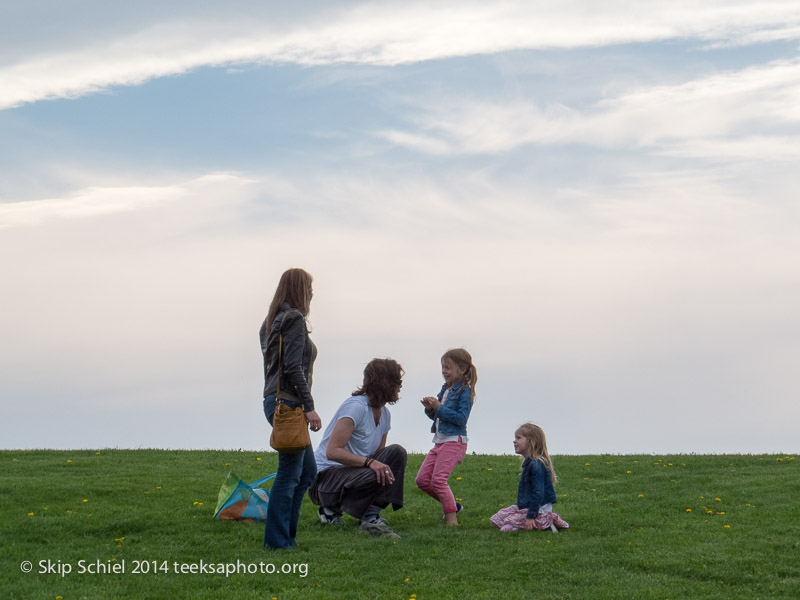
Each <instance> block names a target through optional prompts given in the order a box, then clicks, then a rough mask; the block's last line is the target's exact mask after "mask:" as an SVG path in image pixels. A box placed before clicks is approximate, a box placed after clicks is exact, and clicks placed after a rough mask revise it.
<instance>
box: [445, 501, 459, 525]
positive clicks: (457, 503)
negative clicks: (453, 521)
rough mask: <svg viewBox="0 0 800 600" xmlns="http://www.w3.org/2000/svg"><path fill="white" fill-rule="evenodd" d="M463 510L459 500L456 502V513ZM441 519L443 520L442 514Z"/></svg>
mask: <svg viewBox="0 0 800 600" xmlns="http://www.w3.org/2000/svg"><path fill="white" fill-rule="evenodd" d="M462 510H464V507H463V506H462V505H461V502H456V514H458V513H460V512H461V511H462ZM442 521H444V515H442Z"/></svg>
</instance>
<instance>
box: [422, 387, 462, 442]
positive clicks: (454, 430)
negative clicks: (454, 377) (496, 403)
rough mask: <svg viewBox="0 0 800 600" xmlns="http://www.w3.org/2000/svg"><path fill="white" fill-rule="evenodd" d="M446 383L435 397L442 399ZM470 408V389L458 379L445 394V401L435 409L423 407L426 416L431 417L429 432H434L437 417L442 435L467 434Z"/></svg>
mask: <svg viewBox="0 0 800 600" xmlns="http://www.w3.org/2000/svg"><path fill="white" fill-rule="evenodd" d="M445 390H447V384H444V385H443V386H442V390H441V391H440V392H439V394H438V396H437V398H438V399H439V402H441V401H442V397H443V396H444V393H445ZM471 410H472V390H471V389H470V387H469V386H468V385H465V384H464V382H463V381H460V382H459V383H457V384H456V385H454V386H453V388H452V389H451V390H450V393H449V394H447V402H446V403H445V404H442V405H440V406H439V409H438V410H436V411H433V410H428V409H427V408H426V409H425V414H426V415H428V418H430V419H433V425H431V433H436V419H439V433H441V434H443V435H467V420H468V419H469V412H470V411H471Z"/></svg>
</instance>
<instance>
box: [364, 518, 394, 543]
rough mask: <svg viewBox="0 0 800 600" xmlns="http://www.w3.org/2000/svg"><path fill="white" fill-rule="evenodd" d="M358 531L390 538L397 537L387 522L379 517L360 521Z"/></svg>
mask: <svg viewBox="0 0 800 600" xmlns="http://www.w3.org/2000/svg"><path fill="white" fill-rule="evenodd" d="M358 531H359V533H368V534H370V535H382V536H386V537H390V538H396V539H399V538H400V536H399V535H397V534H396V533H395V532H394V531H392V528H391V527H389V524H388V523H387V522H386V521H384V520H383V519H381V518H380V517H379V518H377V519H375V520H374V521H361V526H360V527H359V528H358Z"/></svg>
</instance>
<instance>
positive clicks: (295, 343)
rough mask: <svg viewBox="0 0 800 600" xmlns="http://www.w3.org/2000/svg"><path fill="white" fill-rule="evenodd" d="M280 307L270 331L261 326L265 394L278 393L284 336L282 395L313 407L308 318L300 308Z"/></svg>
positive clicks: (310, 408) (309, 407)
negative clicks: (281, 338) (280, 345)
mask: <svg viewBox="0 0 800 600" xmlns="http://www.w3.org/2000/svg"><path fill="white" fill-rule="evenodd" d="M280 308H281V310H280V312H279V313H278V314H277V316H276V317H275V320H274V321H273V322H272V326H271V327H270V328H269V330H267V322H266V320H265V321H264V323H262V325H261V330H260V331H259V337H260V338H261V354H262V355H263V356H264V397H265V398H266V397H267V396H269V395H273V396H274V395H275V392H276V390H277V387H278V340H279V337H280V336H281V335H282V336H283V359H282V361H281V373H280V377H281V398H284V399H288V400H296V401H299V402H301V403H302V404H303V411H305V412H309V411H312V410H314V398H312V397H311V385H310V384H311V382H310V377H309V375H310V372H311V355H312V344H311V340H310V339H309V337H308V332H307V331H306V320H305V318H304V317H303V315H302V313H300V311H298V310H296V309H293V308H290V307H289V305H288V304H285V303H284V304H281V307H280Z"/></svg>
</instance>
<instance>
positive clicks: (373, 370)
mask: <svg viewBox="0 0 800 600" xmlns="http://www.w3.org/2000/svg"><path fill="white" fill-rule="evenodd" d="M403 374H404V371H403V367H401V366H400V363H398V362H397V361H396V360H393V359H391V358H373V359H372V360H371V361H369V363H367V366H366V367H365V368H364V383H362V384H361V387H360V388H358V389H357V390H355V391H354V392H353V396H363V395H365V396H366V397H367V399H368V401H369V405H370V406H371V407H372V408H381V407H382V406H383V405H385V404H394V403H395V402H397V401H398V400H399V399H400V388H401V387H403Z"/></svg>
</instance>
